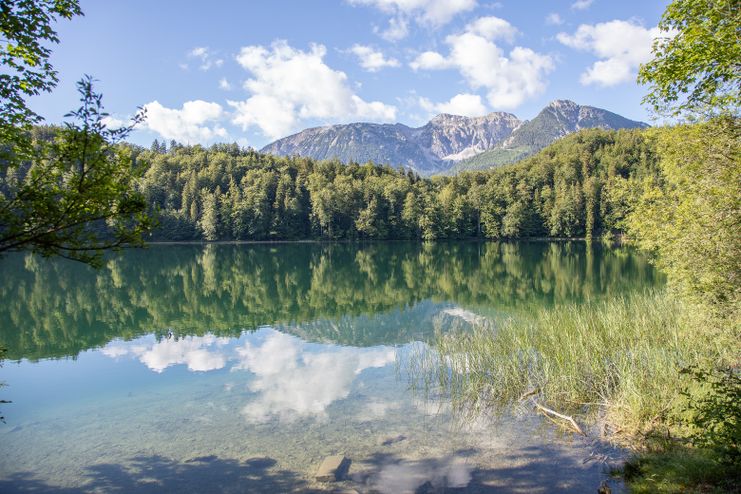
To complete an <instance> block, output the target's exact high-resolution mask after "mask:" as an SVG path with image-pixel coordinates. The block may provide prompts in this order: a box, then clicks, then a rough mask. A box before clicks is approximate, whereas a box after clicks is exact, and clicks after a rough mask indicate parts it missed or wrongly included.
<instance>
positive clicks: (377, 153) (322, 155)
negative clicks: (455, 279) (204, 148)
mask: <svg viewBox="0 0 741 494" xmlns="http://www.w3.org/2000/svg"><path fill="white" fill-rule="evenodd" d="M643 127H648V125H647V124H645V123H643V122H637V121H634V120H629V119H627V118H625V117H622V116H620V115H618V114H616V113H612V112H609V111H607V110H603V109H601V108H595V107H592V106H581V105H578V104H576V103H574V102H573V101H568V100H556V101H553V102H551V103H550V104H548V106H546V107H545V108H544V109H543V110H542V111H541V112H540V113H539V114H538V115H537V116H536V117H535V118H533V119H532V120H526V121H522V120H520V119H519V118H517V117H516V116H515V115H513V114H511V113H504V112H494V113H489V114H488V115H485V116H483V117H463V116H460V115H449V114H445V113H444V114H441V115H438V116H436V117H435V118H433V119H432V120H430V121H429V122H428V123H427V124H425V125H423V126H422V127H417V128H413V127H408V126H406V125H403V124H399V123H397V124H375V123H350V124H342V125H329V126H325V127H313V128H310V129H306V130H303V131H301V132H299V133H297V134H293V135H291V136H288V137H284V138H282V139H278V140H277V141H275V142H273V143H271V144H268V145H267V146H265V147H264V148H263V149H262V150H261V151H262V152H264V153H270V154H274V155H278V156H306V157H310V158H314V159H333V158H334V159H338V160H340V161H342V162H345V163H347V162H350V161H355V162H358V163H365V162H367V161H373V162H374V163H387V164H390V165H392V166H404V167H406V168H411V169H412V170H414V171H416V172H417V173H419V174H420V175H437V174H454V173H458V172H461V171H465V170H481V169H486V168H491V167H494V166H499V165H503V164H506V163H512V162H514V161H517V160H519V159H521V158H524V157H525V156H528V155H530V154H533V153H535V152H537V151H539V150H541V149H543V148H544V147H546V146H547V145H548V144H550V143H551V142H553V141H555V140H556V139H559V138H560V137H563V136H565V135H567V134H570V133H572V132H576V131H578V130H580V129H585V128H603V129H623V128H643Z"/></svg>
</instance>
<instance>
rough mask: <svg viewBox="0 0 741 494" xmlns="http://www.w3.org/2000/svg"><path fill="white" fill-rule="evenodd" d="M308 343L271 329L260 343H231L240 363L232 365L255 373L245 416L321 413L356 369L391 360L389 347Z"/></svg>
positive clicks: (344, 391) (342, 394)
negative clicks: (311, 346)
mask: <svg viewBox="0 0 741 494" xmlns="http://www.w3.org/2000/svg"><path fill="white" fill-rule="evenodd" d="M308 346H309V345H307V344H306V343H304V342H302V341H301V340H300V339H298V338H296V337H294V336H289V335H286V334H283V333H280V332H278V331H274V330H271V331H270V332H269V333H268V335H267V337H266V338H265V340H264V341H263V342H262V344H260V345H256V344H252V343H246V344H245V345H244V346H243V347H240V348H238V349H237V353H238V354H239V358H240V363H239V364H238V365H236V366H235V367H234V368H233V370H240V369H241V370H247V371H250V372H252V373H253V374H255V378H254V379H253V380H252V381H250V383H249V388H250V390H251V391H253V392H255V393H256V394H257V396H256V397H255V399H254V400H252V401H251V402H250V403H249V404H248V405H246V406H245V407H244V408H243V410H242V415H243V416H244V417H245V418H246V419H247V421H249V422H252V423H262V422H266V421H268V420H270V419H272V418H277V419H279V420H283V421H288V422H290V421H293V420H295V419H297V418H301V417H314V418H318V419H322V418H324V417H325V416H326V410H327V407H329V406H330V405H331V404H332V403H334V402H335V401H337V400H340V399H343V398H346V397H347V396H348V395H349V393H350V387H351V385H352V383H353V381H354V380H355V378H356V377H357V376H358V375H359V374H360V373H361V372H363V371H364V370H365V369H369V368H378V367H385V366H386V365H389V364H391V363H393V362H395V360H396V353H395V351H394V349H392V348H364V349H358V348H348V347H343V348H338V349H332V350H324V351H310V350H309V348H308Z"/></svg>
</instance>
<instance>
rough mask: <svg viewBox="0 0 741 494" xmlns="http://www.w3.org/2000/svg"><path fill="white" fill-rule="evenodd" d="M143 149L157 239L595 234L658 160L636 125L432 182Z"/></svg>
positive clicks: (198, 149) (381, 169) (286, 161)
mask: <svg viewBox="0 0 741 494" xmlns="http://www.w3.org/2000/svg"><path fill="white" fill-rule="evenodd" d="M134 154H135V156H136V160H137V162H138V163H140V164H141V163H144V164H145V166H146V167H147V172H146V173H145V175H144V177H143V179H142V181H141V191H142V192H143V194H144V196H145V197H146V199H147V202H148V204H149V205H150V207H151V208H152V210H153V212H155V214H156V215H157V216H158V218H159V222H160V225H159V228H158V229H157V230H156V231H155V232H154V234H153V237H152V238H153V239H155V240H198V239H203V240H288V239H425V240H434V239H446V238H470V237H486V238H522V237H543V236H552V237H583V236H595V235H598V234H605V233H614V232H616V231H618V230H620V227H621V225H620V222H621V220H622V219H623V217H624V216H625V213H626V211H627V207H628V205H627V196H628V194H629V193H630V190H631V182H632V181H633V180H635V179H637V178H638V177H641V176H643V175H646V174H651V173H653V170H654V169H655V163H656V158H655V153H654V145H653V143H652V139H650V138H649V137H648V136H647V134H645V133H644V132H641V131H636V130H631V131H627V130H625V131H605V130H588V131H582V132H579V133H577V134H575V135H572V136H569V137H566V138H564V139H562V140H560V141H558V142H556V143H555V144H553V145H552V146H550V147H549V148H547V149H545V150H543V151H542V152H541V153H539V154H537V155H535V156H533V157H531V158H529V159H527V160H524V161H522V162H520V163H518V164H516V165H511V166H506V167H502V168H500V169H495V170H493V171H488V172H476V173H464V174H461V175H458V176H455V177H434V178H432V179H423V178H420V177H419V176H417V175H416V174H414V173H412V172H406V171H403V170H398V169H394V168H391V167H389V166H379V165H374V164H372V163H367V164H362V165H361V164H357V163H350V164H348V165H345V164H342V163H340V162H338V161H314V160H312V159H308V158H301V157H275V156H271V155H263V154H260V153H257V152H256V151H254V150H251V149H243V148H240V147H239V146H237V145H236V144H231V145H226V144H217V145H213V146H211V147H208V148H205V147H202V146H198V145H196V146H182V145H179V144H177V143H174V142H173V143H171V144H170V146H169V147H168V146H166V145H165V144H164V143H159V142H157V141H155V142H154V143H153V145H152V147H151V149H149V150H145V149H142V148H134Z"/></svg>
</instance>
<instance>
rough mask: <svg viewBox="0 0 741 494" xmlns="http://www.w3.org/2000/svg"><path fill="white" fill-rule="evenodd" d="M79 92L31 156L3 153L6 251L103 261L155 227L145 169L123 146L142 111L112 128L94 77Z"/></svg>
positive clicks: (1, 234)
mask: <svg viewBox="0 0 741 494" xmlns="http://www.w3.org/2000/svg"><path fill="white" fill-rule="evenodd" d="M78 90H79V92H80V96H81V98H80V102H81V106H80V108H79V109H77V110H76V111H73V112H72V113H70V114H69V115H68V116H69V117H73V119H74V120H73V122H71V123H67V124H66V125H65V126H64V127H63V128H61V129H56V130H54V131H52V132H50V133H49V134H47V135H41V138H37V139H36V140H35V142H34V148H35V149H34V150H33V151H31V152H30V157H28V156H26V157H23V156H22V155H20V156H19V155H14V156H12V157H11V158H10V159H8V160H2V159H0V162H2V166H0V253H1V252H3V251H10V250H21V249H30V250H33V251H35V252H39V253H41V254H43V255H45V256H49V255H60V256H63V257H68V258H71V259H75V260H79V261H83V262H87V263H90V264H100V263H101V262H102V251H104V250H107V249H111V248H117V247H119V246H122V245H138V244H141V243H142V235H143V234H144V233H145V232H146V231H148V230H149V228H150V226H151V220H150V218H149V217H148V216H147V215H146V214H145V210H146V204H145V202H144V197H143V195H142V194H141V193H139V192H137V191H136V189H135V185H136V179H137V177H138V175H139V174H140V172H141V170H140V169H139V170H138V169H137V167H136V166H135V163H134V161H133V159H132V155H131V150H130V149H129V148H128V147H126V146H120V145H119V143H120V142H121V141H122V140H123V139H125V138H126V137H127V136H128V135H129V133H130V132H131V130H132V128H133V126H134V125H135V124H137V123H138V122H140V121H141V119H142V118H143V116H142V114H139V115H137V117H136V118H135V119H134V120H133V122H132V125H131V126H129V127H123V128H119V129H108V128H106V126H105V123H104V119H105V117H106V116H107V114H106V113H105V112H104V111H103V108H102V104H101V96H100V95H99V94H97V93H96V92H95V91H94V90H93V84H92V79H91V78H89V77H87V78H85V79H83V80H82V81H80V82H79V83H78ZM14 147H17V143H14V142H13V143H11V144H10V145H9V146H8V148H10V149H14Z"/></svg>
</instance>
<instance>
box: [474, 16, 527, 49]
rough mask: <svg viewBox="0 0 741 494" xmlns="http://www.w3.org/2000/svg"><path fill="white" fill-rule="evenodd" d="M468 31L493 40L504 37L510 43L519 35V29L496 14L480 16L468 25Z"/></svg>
mask: <svg viewBox="0 0 741 494" xmlns="http://www.w3.org/2000/svg"><path fill="white" fill-rule="evenodd" d="M466 31H468V32H470V33H473V34H478V35H480V36H483V37H484V38H486V39H490V40H492V41H494V40H497V39H503V40H504V41H507V42H508V43H512V42H513V41H514V40H515V35H517V29H516V28H515V27H514V26H513V25H512V24H510V23H509V22H507V21H505V20H504V19H500V18H499V17H494V16H488V17H479V18H478V19H476V20H475V21H473V22H471V23H470V24H469V25H468V26H466Z"/></svg>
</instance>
